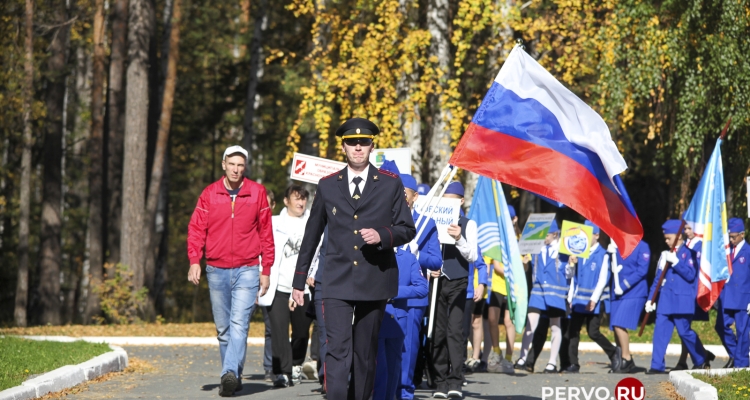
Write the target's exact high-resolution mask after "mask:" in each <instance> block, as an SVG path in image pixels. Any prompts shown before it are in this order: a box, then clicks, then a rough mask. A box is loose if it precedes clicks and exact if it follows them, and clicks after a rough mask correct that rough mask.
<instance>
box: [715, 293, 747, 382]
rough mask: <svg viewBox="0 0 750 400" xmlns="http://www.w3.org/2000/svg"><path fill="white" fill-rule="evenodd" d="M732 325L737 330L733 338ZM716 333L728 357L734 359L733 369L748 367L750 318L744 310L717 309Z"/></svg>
mask: <svg viewBox="0 0 750 400" xmlns="http://www.w3.org/2000/svg"><path fill="white" fill-rule="evenodd" d="M732 324H734V328H735V329H736V330H737V335H736V336H735V333H734V331H733V330H732ZM714 328H715V329H716V333H718V334H719V338H721V343H723V344H724V347H725V348H726V349H727V354H729V357H733V358H734V367H735V368H746V367H748V366H750V365H748V364H750V360H749V359H748V352H750V316H748V315H747V311H746V310H727V309H725V308H724V307H720V308H719V312H718V313H717V314H716V326H715V327H714Z"/></svg>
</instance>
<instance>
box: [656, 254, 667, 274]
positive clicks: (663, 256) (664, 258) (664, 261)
mask: <svg viewBox="0 0 750 400" xmlns="http://www.w3.org/2000/svg"><path fill="white" fill-rule="evenodd" d="M667 254H669V252H668V251H666V250H664V251H662V252H661V256H660V257H659V262H658V263H657V267H658V269H659V270H660V271H661V270H663V269H664V267H665V266H666V265H667Z"/></svg>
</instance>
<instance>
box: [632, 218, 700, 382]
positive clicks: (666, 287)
mask: <svg viewBox="0 0 750 400" xmlns="http://www.w3.org/2000/svg"><path fill="white" fill-rule="evenodd" d="M662 230H663V231H664V240H665V242H666V243H667V245H669V246H671V245H672V243H674V240H675V236H677V235H680V232H679V230H680V220H677V219H670V220H668V221H667V222H665V223H664V224H663V225H662ZM667 262H669V263H670V264H672V266H671V267H670V268H669V269H667V272H666V273H665V275H664V281H663V283H662V288H661V289H660V292H659V299H658V304H659V307H658V308H657V307H656V305H657V303H652V302H651V300H649V301H647V302H646V306H645V309H646V312H649V313H650V312H653V311H656V323H655V325H654V339H653V342H654V348H653V351H652V353H651V369H649V370H648V371H647V373H648V374H664V373H666V371H665V367H666V366H665V364H664V356H665V355H666V352H667V345H669V340H670V339H671V338H672V332H673V331H674V328H675V327H676V328H677V334H678V335H679V336H680V339H681V340H682V343H684V344H685V346H687V349H688V353H690V357H691V358H692V359H693V362H694V363H695V365H696V367H695V368H696V369H704V368H707V367H708V360H707V359H706V350H705V349H704V348H703V343H701V341H700V338H698V335H697V334H696V333H695V331H694V330H693V328H691V327H690V323H691V322H692V320H693V314H694V313H695V298H696V294H697V292H698V286H697V279H698V272H699V265H698V262H697V259H696V255H695V254H694V253H693V252H692V251H691V250H690V249H689V248H688V247H687V246H685V244H684V242H683V240H682V237H678V241H677V252H667V251H664V252H662V256H661V257H660V258H659V269H658V270H657V277H658V276H659V274H660V273H661V272H660V270H661V269H662V268H665V267H666V263H667ZM658 284H659V279H658V278H657V279H654V283H653V284H652V285H651V291H650V292H649V295H648V298H649V299H651V298H653V294H654V291H655V290H656V287H657V285H658Z"/></svg>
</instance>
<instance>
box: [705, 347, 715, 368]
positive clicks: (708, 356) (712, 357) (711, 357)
mask: <svg viewBox="0 0 750 400" xmlns="http://www.w3.org/2000/svg"><path fill="white" fill-rule="evenodd" d="M705 359H706V361H705V363H704V364H706V366H707V367H706V368H711V361H713V360H715V359H716V355H715V354H714V353H711V352H710V351H708V350H706V356H705Z"/></svg>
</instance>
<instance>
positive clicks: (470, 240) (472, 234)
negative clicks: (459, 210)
mask: <svg viewBox="0 0 750 400" xmlns="http://www.w3.org/2000/svg"><path fill="white" fill-rule="evenodd" d="M477 236H478V235H477V223H476V222H474V221H473V220H469V222H467V223H466V237H464V236H463V235H461V237H460V238H459V239H458V240H456V249H458V252H459V253H461V256H462V257H463V258H465V259H466V261H468V262H470V263H472V262H474V261H476V260H477V258H479V254H478V253H477Z"/></svg>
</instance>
